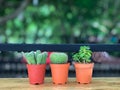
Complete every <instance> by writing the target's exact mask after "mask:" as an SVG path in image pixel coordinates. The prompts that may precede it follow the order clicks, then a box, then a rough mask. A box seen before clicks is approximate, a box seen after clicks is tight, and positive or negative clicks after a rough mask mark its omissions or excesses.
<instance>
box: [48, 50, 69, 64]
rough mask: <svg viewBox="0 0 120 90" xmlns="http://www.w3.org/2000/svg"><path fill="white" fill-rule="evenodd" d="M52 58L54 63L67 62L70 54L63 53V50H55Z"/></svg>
mask: <svg viewBox="0 0 120 90" xmlns="http://www.w3.org/2000/svg"><path fill="white" fill-rule="evenodd" d="M50 60H51V63H53V64H63V63H67V61H68V55H67V54H66V53H62V52H53V53H51V55H50Z"/></svg>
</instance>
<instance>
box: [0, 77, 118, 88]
mask: <svg viewBox="0 0 120 90" xmlns="http://www.w3.org/2000/svg"><path fill="white" fill-rule="evenodd" d="M0 90H120V78H119V77H117V78H111V77H107V78H103V77H99V78H98V77H97V78H93V79H92V82H91V83H90V84H78V83H77V82H76V79H75V78H68V83H67V84H65V85H54V84H52V79H51V78H45V82H44V84H41V85H30V84H29V81H28V78H0Z"/></svg>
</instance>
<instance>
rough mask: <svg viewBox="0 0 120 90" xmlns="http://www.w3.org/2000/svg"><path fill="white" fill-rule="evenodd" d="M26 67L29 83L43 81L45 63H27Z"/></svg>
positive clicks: (40, 82)
mask: <svg viewBox="0 0 120 90" xmlns="http://www.w3.org/2000/svg"><path fill="white" fill-rule="evenodd" d="M27 69H28V77H29V82H30V84H42V83H44V77H45V69H46V64H39V65H35V64H34V65H32V64H27Z"/></svg>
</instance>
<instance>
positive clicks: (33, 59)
mask: <svg viewBox="0 0 120 90" xmlns="http://www.w3.org/2000/svg"><path fill="white" fill-rule="evenodd" d="M22 54H23V56H24V57H25V58H26V60H27V62H28V64H45V63H46V58H47V56H48V53H47V52H41V51H40V50H37V51H36V52H34V51H31V52H26V53H25V52H22Z"/></svg>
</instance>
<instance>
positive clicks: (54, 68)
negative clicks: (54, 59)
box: [50, 63, 70, 84]
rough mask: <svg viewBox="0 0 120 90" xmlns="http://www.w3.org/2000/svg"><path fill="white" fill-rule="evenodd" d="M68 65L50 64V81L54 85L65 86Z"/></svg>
mask: <svg viewBox="0 0 120 90" xmlns="http://www.w3.org/2000/svg"><path fill="white" fill-rule="evenodd" d="M69 66H70V63H67V64H50V67H51V73H52V81H53V83H54V84H66V83H67V79H68V70H69Z"/></svg>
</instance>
